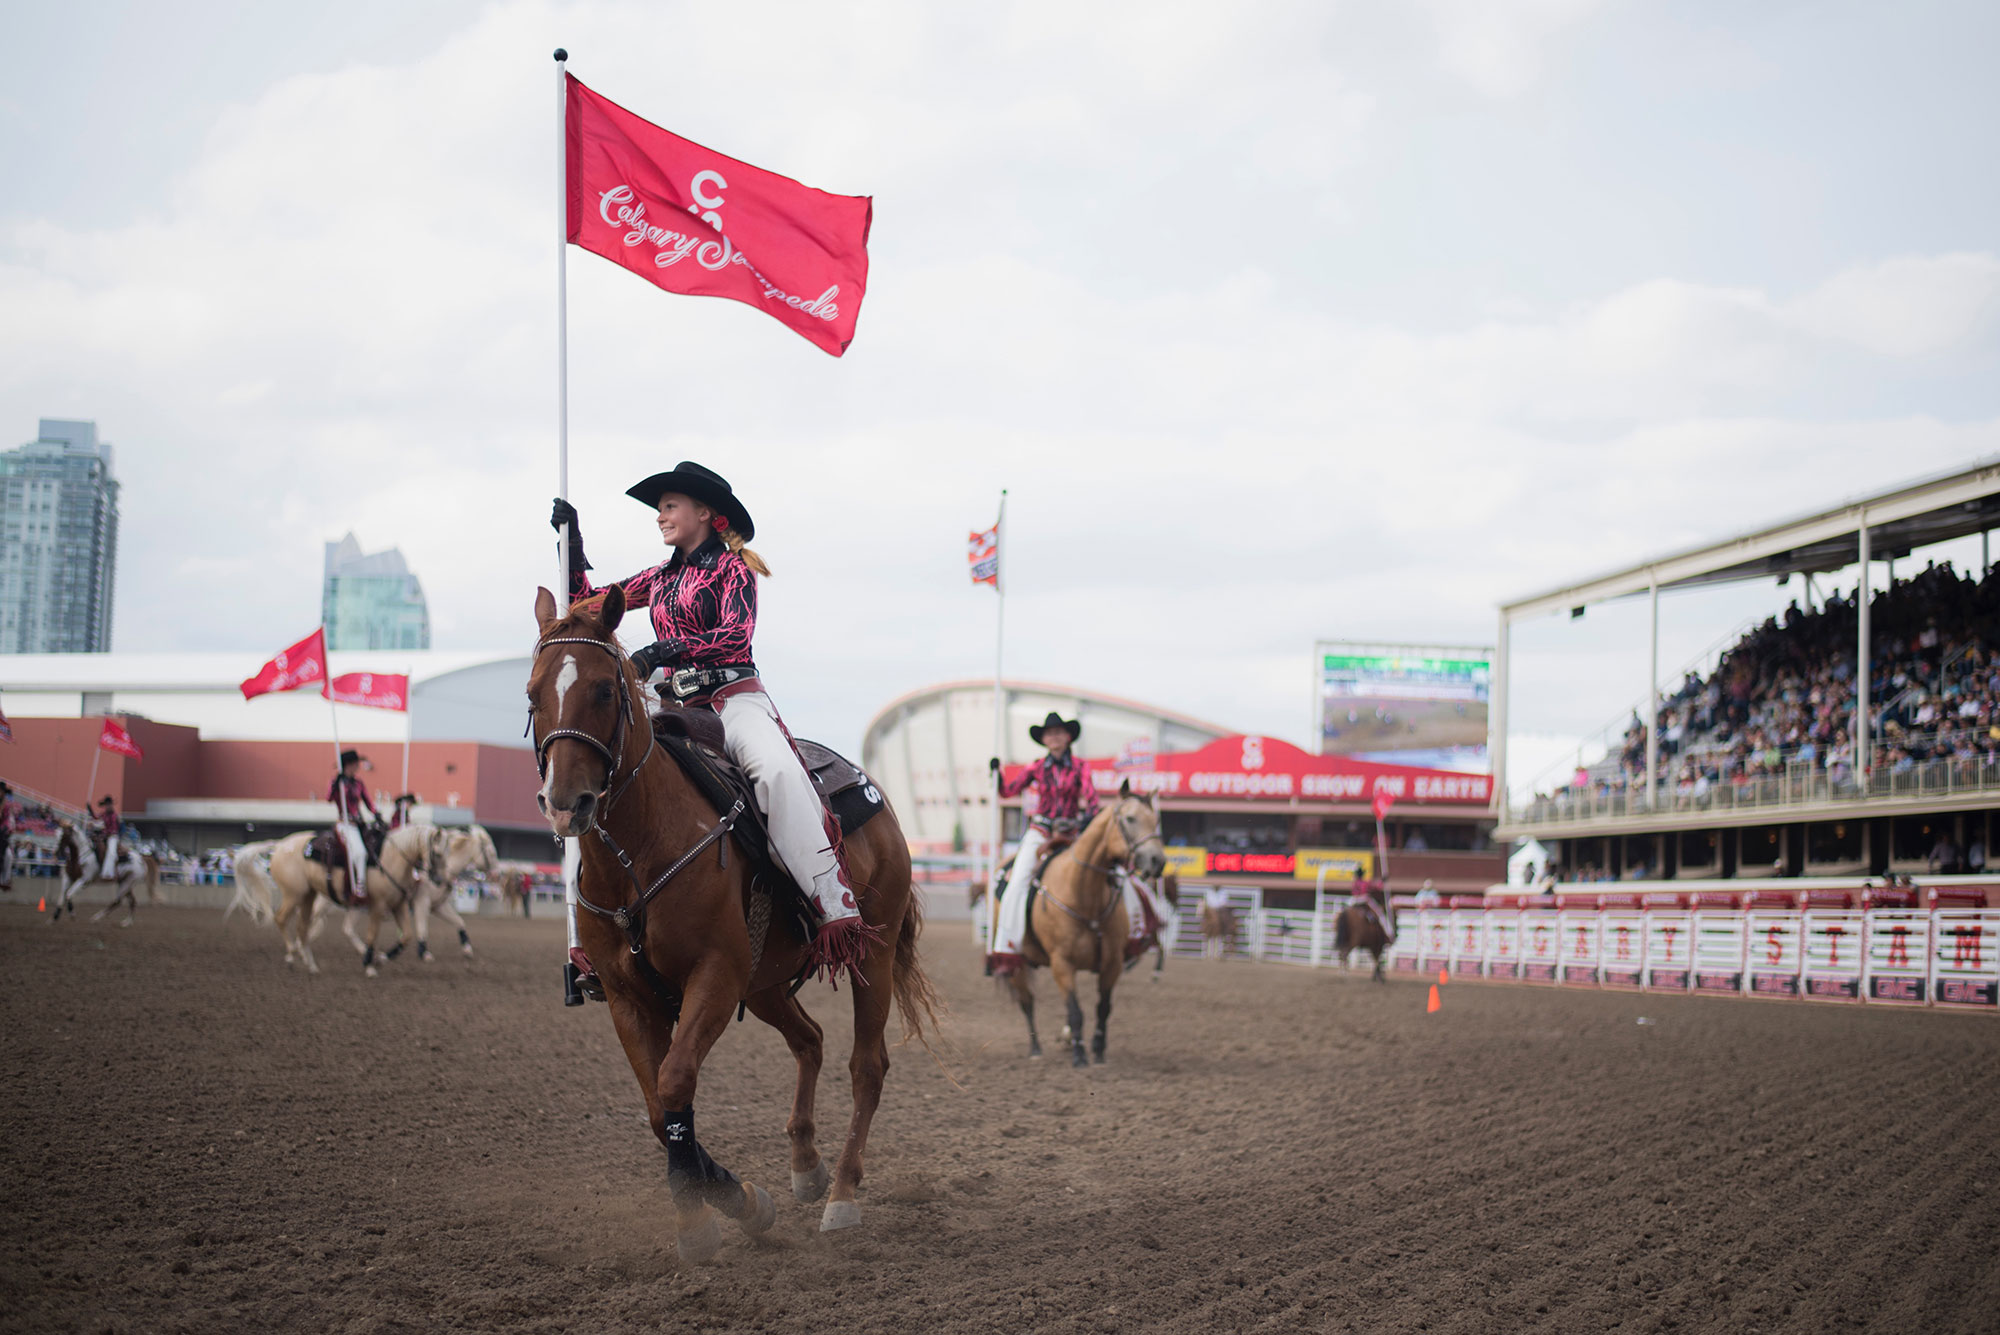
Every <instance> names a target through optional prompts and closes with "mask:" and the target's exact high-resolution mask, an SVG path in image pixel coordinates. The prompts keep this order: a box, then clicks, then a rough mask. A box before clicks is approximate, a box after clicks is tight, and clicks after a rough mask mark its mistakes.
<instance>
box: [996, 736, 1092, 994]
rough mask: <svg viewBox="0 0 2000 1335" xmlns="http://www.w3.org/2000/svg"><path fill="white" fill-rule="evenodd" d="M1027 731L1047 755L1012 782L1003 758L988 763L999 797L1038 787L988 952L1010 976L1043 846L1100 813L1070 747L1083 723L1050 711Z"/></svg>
mask: <svg viewBox="0 0 2000 1335" xmlns="http://www.w3.org/2000/svg"><path fill="white" fill-rule="evenodd" d="M1028 736H1029V737H1031V738H1033V739H1034V740H1035V742H1036V743H1037V744H1039V745H1041V746H1044V747H1046V748H1048V754H1047V755H1045V756H1043V757H1042V758H1041V759H1040V760H1037V761H1036V762H1035V763H1034V764H1032V765H1030V766H1028V767H1027V768H1026V769H1025V770H1022V771H1021V773H1020V774H1018V775H1016V776H1015V777H1014V779H1013V780H1012V781H1011V782H1009V781H1008V780H1007V779H1005V778H1001V776H1000V760H999V757H997V756H996V757H994V758H993V760H991V761H990V762H988V763H989V764H990V766H991V767H992V770H993V775H994V777H995V778H996V779H998V780H999V784H1000V796H1002V797H1019V796H1020V795H1021V794H1022V793H1024V792H1026V791H1028V787H1029V785H1031V784H1032V785H1033V786H1034V789H1035V814H1034V815H1033V816H1032V817H1030V818H1029V820H1028V832H1027V833H1026V834H1025V835H1023V836H1022V837H1021V847H1020V849H1019V850H1018V851H1017V852H1016V853H1015V854H1014V872H1013V875H1011V876H1009V877H1008V878H1007V890H1006V893H1005V894H1003V895H1002V896H1001V897H1000V926H999V929H998V930H997V931H996V932H995V933H994V936H993V948H992V950H990V951H989V952H988V953H987V956H986V963H987V966H988V967H989V969H990V970H991V971H992V972H993V973H995V974H997V975H999V976H1000V977H1003V978H1004V977H1006V976H1007V975H1008V974H1010V973H1013V972H1014V971H1015V970H1016V969H1018V968H1020V967H1021V965H1022V963H1023V960H1022V956H1021V941H1022V938H1024V937H1025V936H1027V934H1028V883H1029V882H1030V881H1031V880H1033V878H1034V875H1035V872H1036V870H1037V866H1036V864H1037V863H1039V862H1040V861H1041V857H1042V849H1043V848H1044V847H1046V846H1047V845H1048V843H1049V842H1050V840H1052V839H1058V838H1059V839H1061V840H1063V841H1064V842H1065V843H1067V842H1069V841H1070V840H1073V839H1075V838H1076V836H1077V835H1078V834H1080V833H1081V832H1082V831H1083V827H1084V826H1086V825H1088V824H1089V823H1090V818H1091V817H1092V816H1095V815H1096V814H1097V790H1096V789H1095V788H1093V787H1092V786H1091V783H1090V774H1089V772H1088V771H1087V770H1085V769H1084V767H1083V762H1082V761H1080V760H1078V759H1077V758H1076V757H1075V756H1073V755H1071V754H1070V747H1072V746H1074V745H1075V744H1076V739H1077V738H1079V737H1081V736H1083V724H1081V723H1079V722H1078V721H1077V720H1075V719H1066V718H1064V717H1063V716H1062V715H1060V714H1057V713H1054V712H1051V713H1050V714H1049V716H1048V718H1046V719H1044V720H1043V721H1042V722H1041V723H1039V724H1037V725H1035V726H1034V727H1031V728H1029V729H1028Z"/></svg>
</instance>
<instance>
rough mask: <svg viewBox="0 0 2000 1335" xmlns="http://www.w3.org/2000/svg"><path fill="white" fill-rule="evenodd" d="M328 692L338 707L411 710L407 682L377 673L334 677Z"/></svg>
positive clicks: (346, 674)
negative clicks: (354, 706)
mask: <svg viewBox="0 0 2000 1335" xmlns="http://www.w3.org/2000/svg"><path fill="white" fill-rule="evenodd" d="M328 689H329V691H330V692H331V693H332V695H333V702H334V703H335V704H337V705H366V706H368V708H370V709H396V710H401V711H402V712H404V713H406V714H407V713H408V712H409V710H410V679H409V678H408V677H407V676H402V675H396V676H390V675H387V674H385V673H380V672H348V673H345V674H343V675H341V676H338V677H335V678H334V679H333V680H332V681H331V682H329V683H328Z"/></svg>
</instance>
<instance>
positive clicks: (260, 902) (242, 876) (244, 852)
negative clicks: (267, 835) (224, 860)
mask: <svg viewBox="0 0 2000 1335" xmlns="http://www.w3.org/2000/svg"><path fill="white" fill-rule="evenodd" d="M277 846H278V843H277V841H276V840H275V839H266V840H264V841H263V842H261V843H255V844H245V845H243V846H242V847H241V848H239V849H237V850H236V852H235V854H234V855H233V857H232V858H231V861H230V865H231V866H232V867H234V868H235V869H236V870H235V872H234V875H235V878H236V893H235V894H233V895H231V896H230V897H229V907H228V908H226V909H224V910H223V911H222V920H223V921H224V922H227V921H229V915H230V914H232V913H234V912H236V910H238V909H242V910H243V911H244V912H245V913H247V914H249V915H250V921H251V922H252V923H254V924H256V925H257V926H259V927H262V926H263V925H264V924H265V923H267V922H270V921H271V920H272V919H273V918H275V917H276V916H277V914H278V904H277V896H276V895H275V894H273V893H272V890H273V889H274V887H273V886H272V885H271V879H270V877H268V876H265V875H264V874H263V871H264V866H265V864H266V863H268V862H269V861H270V860H271V850H272V849H274V848H276V847H277Z"/></svg>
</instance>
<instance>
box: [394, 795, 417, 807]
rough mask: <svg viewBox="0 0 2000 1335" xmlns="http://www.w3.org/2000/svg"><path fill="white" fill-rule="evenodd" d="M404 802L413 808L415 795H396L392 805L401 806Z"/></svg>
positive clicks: (415, 801) (415, 802) (415, 799)
mask: <svg viewBox="0 0 2000 1335" xmlns="http://www.w3.org/2000/svg"><path fill="white" fill-rule="evenodd" d="M405 802H408V803H409V804H410V805H411V806H415V805H416V804H417V795H416V794H415V793H398V794H397V795H396V801H395V803H394V805H396V806H401V805H403V803H405Z"/></svg>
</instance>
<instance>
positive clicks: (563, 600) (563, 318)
mask: <svg viewBox="0 0 2000 1335" xmlns="http://www.w3.org/2000/svg"><path fill="white" fill-rule="evenodd" d="M568 60H569V52H567V51H565V50H563V49H562V48H561V47H557V48H556V495H558V496H560V497H562V498H563V499H564V500H568V499H569V71H568V68H567V65H566V62H567V61H568ZM556 581H557V582H556V606H557V607H559V608H561V609H562V610H563V611H564V612H568V611H569V525H568V524H564V525H563V526H562V531H561V532H560V533H558V534H557V535H556ZM581 861H582V858H581V857H580V856H579V854H578V850H577V846H576V840H574V839H565V840H563V860H562V866H563V927H564V930H565V931H567V932H568V933H569V949H571V950H575V949H576V948H577V945H578V944H579V943H578V941H577V936H576V876H577V868H578V865H579V863H581ZM576 979H577V971H576V964H575V962H574V961H573V960H572V959H571V958H570V957H569V956H568V955H567V954H565V955H564V957H563V1005H565V1006H581V1005H582V1004H583V993H582V992H581V991H580V990H578V988H577V985H576Z"/></svg>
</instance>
